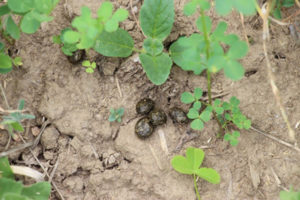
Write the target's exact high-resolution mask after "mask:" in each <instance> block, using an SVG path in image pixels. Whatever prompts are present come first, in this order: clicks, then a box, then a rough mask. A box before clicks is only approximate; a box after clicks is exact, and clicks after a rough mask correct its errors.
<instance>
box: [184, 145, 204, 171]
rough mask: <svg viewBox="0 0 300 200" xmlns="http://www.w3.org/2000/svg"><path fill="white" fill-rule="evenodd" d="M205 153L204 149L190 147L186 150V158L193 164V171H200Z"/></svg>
mask: <svg viewBox="0 0 300 200" xmlns="http://www.w3.org/2000/svg"><path fill="white" fill-rule="evenodd" d="M204 156H205V153H204V151H203V150H202V149H198V148H194V147H188V148H187V149H186V158H187V159H188V160H189V161H190V162H191V163H192V169H193V170H194V171H195V170H198V168H199V167H200V166H201V164H202V162H203V159H204Z"/></svg>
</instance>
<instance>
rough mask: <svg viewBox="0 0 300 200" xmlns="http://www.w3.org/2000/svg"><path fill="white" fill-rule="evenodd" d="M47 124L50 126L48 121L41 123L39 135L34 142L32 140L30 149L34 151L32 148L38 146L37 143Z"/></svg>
mask: <svg viewBox="0 0 300 200" xmlns="http://www.w3.org/2000/svg"><path fill="white" fill-rule="evenodd" d="M48 124H50V121H49V120H47V121H45V122H44V123H43V125H42V128H41V130H40V133H39V135H38V136H37V138H35V140H34V142H33V145H32V149H34V148H35V147H36V146H37V145H38V143H39V142H40V139H41V136H42V134H43V132H44V131H45V129H46V126H47V125H48Z"/></svg>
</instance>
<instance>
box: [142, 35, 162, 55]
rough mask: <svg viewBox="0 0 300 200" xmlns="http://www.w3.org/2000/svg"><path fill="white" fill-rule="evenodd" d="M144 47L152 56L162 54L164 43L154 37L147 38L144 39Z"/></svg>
mask: <svg viewBox="0 0 300 200" xmlns="http://www.w3.org/2000/svg"><path fill="white" fill-rule="evenodd" d="M143 47H144V49H145V50H146V52H147V54H150V55H152V56H156V55H158V54H160V53H161V52H162V51H163V49H164V46H163V43H162V42H161V41H160V40H157V39H153V38H147V39H146V40H144V44H143Z"/></svg>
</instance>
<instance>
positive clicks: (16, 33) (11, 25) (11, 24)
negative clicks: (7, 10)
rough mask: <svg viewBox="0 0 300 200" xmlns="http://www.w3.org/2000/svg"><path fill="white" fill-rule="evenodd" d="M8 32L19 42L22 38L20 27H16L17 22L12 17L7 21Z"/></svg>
mask: <svg viewBox="0 0 300 200" xmlns="http://www.w3.org/2000/svg"><path fill="white" fill-rule="evenodd" d="M6 31H7V32H8V33H9V35H10V36H11V37H12V38H14V39H15V40H18V39H19V38H20V30H19V27H18V26H17V25H16V23H15V21H14V20H13V19H12V17H11V16H8V18H7V21H6Z"/></svg>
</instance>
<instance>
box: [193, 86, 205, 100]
mask: <svg viewBox="0 0 300 200" xmlns="http://www.w3.org/2000/svg"><path fill="white" fill-rule="evenodd" d="M202 95H203V91H202V90H201V88H195V89H194V96H195V98H196V99H197V100H199V99H200V98H201V97H202Z"/></svg>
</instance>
